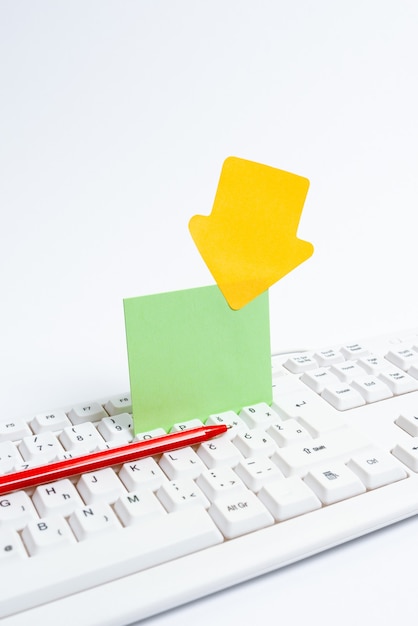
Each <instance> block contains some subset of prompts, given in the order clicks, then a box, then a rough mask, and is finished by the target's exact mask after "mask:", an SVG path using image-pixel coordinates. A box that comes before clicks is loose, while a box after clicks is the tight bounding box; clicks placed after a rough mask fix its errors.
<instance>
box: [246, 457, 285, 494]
mask: <svg viewBox="0 0 418 626" xmlns="http://www.w3.org/2000/svg"><path fill="white" fill-rule="evenodd" d="M234 471H235V473H236V474H237V475H238V476H239V477H240V478H241V479H242V481H243V482H244V483H245V485H246V486H247V487H248V488H249V489H251V490H252V491H254V492H255V493H257V492H258V491H260V489H261V488H262V487H263V485H265V484H266V483H268V482H271V481H272V480H277V479H278V478H283V474H282V473H281V472H280V470H279V468H278V467H277V465H275V463H273V461H271V459H269V458H268V457H255V458H251V459H243V460H242V461H240V462H239V463H238V465H237V466H236V468H235V470H234Z"/></svg>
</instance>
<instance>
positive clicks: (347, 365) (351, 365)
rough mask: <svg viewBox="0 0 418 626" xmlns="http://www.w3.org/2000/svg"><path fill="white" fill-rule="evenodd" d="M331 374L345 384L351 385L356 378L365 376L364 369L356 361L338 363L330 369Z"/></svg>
mask: <svg viewBox="0 0 418 626" xmlns="http://www.w3.org/2000/svg"><path fill="white" fill-rule="evenodd" d="M330 372H331V373H332V374H335V376H336V377H337V378H338V379H339V380H341V381H343V382H345V383H351V381H352V380H354V379H355V378H358V377H359V376H364V372H363V369H362V368H361V367H360V365H358V364H357V363H356V362H355V361H344V362H343V363H337V364H336V365H333V366H332V367H331V368H330Z"/></svg>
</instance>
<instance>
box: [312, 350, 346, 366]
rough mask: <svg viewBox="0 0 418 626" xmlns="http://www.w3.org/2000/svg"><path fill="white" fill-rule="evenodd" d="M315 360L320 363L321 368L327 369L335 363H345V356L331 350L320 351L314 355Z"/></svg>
mask: <svg viewBox="0 0 418 626" xmlns="http://www.w3.org/2000/svg"><path fill="white" fill-rule="evenodd" d="M313 356H314V359H315V360H316V361H317V362H318V363H319V365H320V366H321V367H327V366H329V365H332V364H334V363H341V362H342V361H344V356H343V355H342V354H341V352H338V350H334V349H333V348H329V349H328V350H320V351H319V352H315V354H314V355H313Z"/></svg>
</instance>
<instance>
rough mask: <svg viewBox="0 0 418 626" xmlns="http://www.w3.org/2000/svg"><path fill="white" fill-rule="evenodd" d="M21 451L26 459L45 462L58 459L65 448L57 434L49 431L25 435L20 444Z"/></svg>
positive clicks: (39, 462) (32, 461)
mask: <svg viewBox="0 0 418 626" xmlns="http://www.w3.org/2000/svg"><path fill="white" fill-rule="evenodd" d="M19 452H20V454H21V455H22V457H23V459H24V461H29V462H30V463H37V464H43V463H49V462H51V461H55V460H57V459H58V457H59V455H60V454H61V453H62V452H63V449H62V446H61V445H60V443H59V441H58V439H57V438H56V436H55V435H54V434H53V433H51V432H48V431H47V432H44V433H40V434H39V435H32V436H31V437H24V438H23V439H22V441H21V442H20V444H19Z"/></svg>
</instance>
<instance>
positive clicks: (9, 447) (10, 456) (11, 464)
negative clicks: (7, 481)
mask: <svg viewBox="0 0 418 626" xmlns="http://www.w3.org/2000/svg"><path fill="white" fill-rule="evenodd" d="M21 463H23V459H22V457H21V456H20V454H19V451H18V449H17V448H16V446H15V445H14V443H12V442H11V441H2V442H1V443H0V474H7V473H8V472H12V471H13V470H14V468H15V467H16V465H20V464H21Z"/></svg>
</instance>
